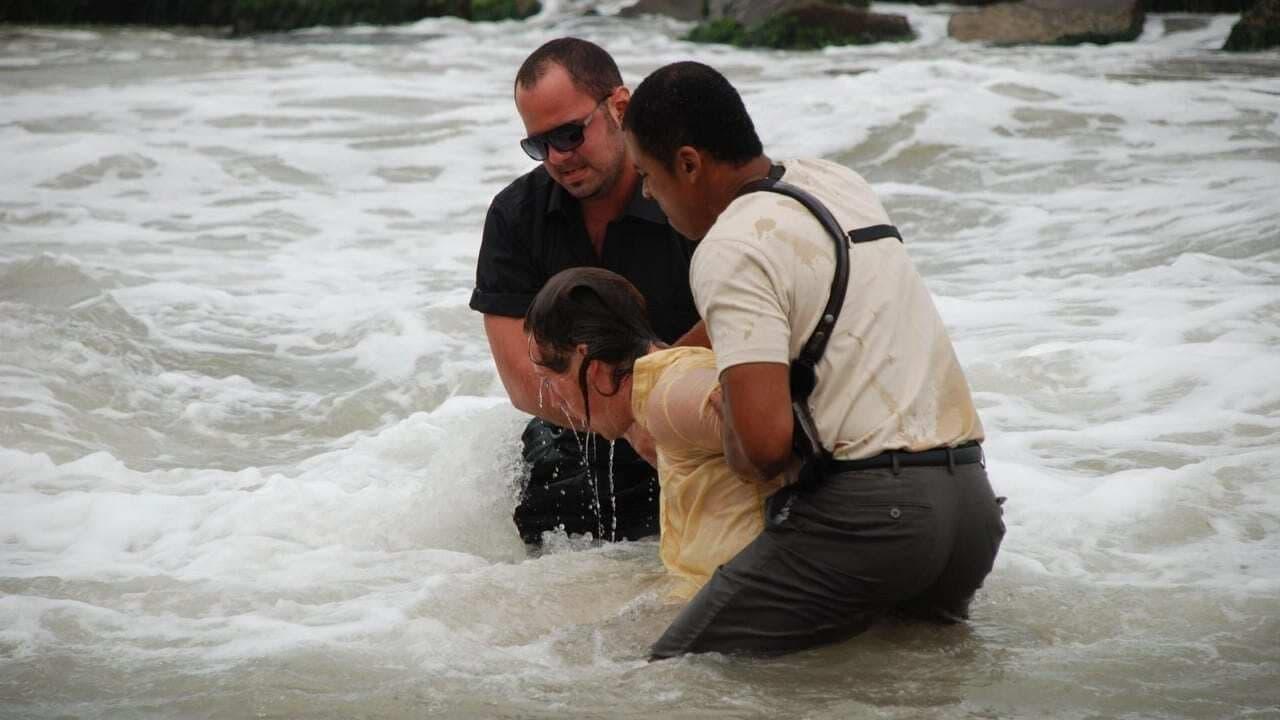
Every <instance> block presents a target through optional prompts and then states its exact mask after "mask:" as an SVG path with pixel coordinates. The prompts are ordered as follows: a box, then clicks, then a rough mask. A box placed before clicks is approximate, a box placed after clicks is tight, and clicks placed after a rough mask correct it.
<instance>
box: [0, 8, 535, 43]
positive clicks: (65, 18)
mask: <svg viewBox="0 0 1280 720" xmlns="http://www.w3.org/2000/svg"><path fill="white" fill-rule="evenodd" d="M540 7H541V6H540V5H539V4H538V2H537V0H377V2H371V1H370V0H94V2H87V1H86V0H8V1H7V2H6V1H4V0H0V22H15V23H17V22H22V23H73V24H85V23H108V24H141V25H212V26H219V27H230V28H232V30H233V31H234V32H235V33H237V34H242V35H243V34H251V33H262V32H280V31H285V30H294V29H297V28H303V27H313V26H316V25H329V26H343V25H352V24H355V23H370V24H374V25H391V24H397V23H406V22H415V21H417V20H421V19H423V18H428V17H440V16H442V15H455V16H458V17H464V18H469V19H474V20H501V19H506V18H522V17H528V16H529V15H532V14H534V13H536V12H537V11H538V10H539V9H540Z"/></svg>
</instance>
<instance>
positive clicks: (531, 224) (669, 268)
mask: <svg viewBox="0 0 1280 720" xmlns="http://www.w3.org/2000/svg"><path fill="white" fill-rule="evenodd" d="M693 247H694V246H693V243H691V242H690V241H688V240H687V239H685V238H684V237H683V236H682V235H680V234H679V233H677V232H676V231H675V230H674V229H672V227H671V226H670V225H669V224H668V223H667V218H666V216H665V215H663V214H662V210H661V209H660V208H659V207H658V204H657V203H656V202H654V201H653V200H650V199H647V198H645V197H644V195H643V193H642V192H641V188H640V184H639V183H637V184H636V191H635V194H634V195H633V196H632V197H631V201H630V202H629V203H628V204H627V207H626V210H624V211H623V213H622V215H621V216H620V217H618V218H616V219H615V220H613V221H612V222H610V223H609V226H608V228H606V230H605V236H604V245H603V248H602V255H603V257H601V256H597V255H596V251H595V248H594V247H593V246H592V244H591V238H590V237H589V236H588V235H587V228H586V225H585V224H584V223H583V221H582V209H581V207H580V205H579V202H578V200H577V198H575V197H573V196H572V195H570V194H569V193H568V192H566V191H565V190H564V188H562V187H560V185H559V184H557V183H556V182H555V181H554V180H552V179H551V176H550V175H548V174H547V171H546V170H545V169H544V168H542V167H541V166H539V167H538V168H536V169H535V170H533V171H532V172H530V173H528V174H526V175H524V176H522V177H520V178H518V179H517V180H516V181H515V182H513V183H511V184H510V185H508V186H507V187H506V189H504V190H503V191H502V192H500V193H498V195H497V196H496V197H494V199H493V203H492V204H490V205H489V214H488V216H487V217H486V218H485V223H484V238H483V239H482V240H481V242H480V257H479V260H478V261H477V263H476V287H475V290H474V291H473V292H472V293H471V309H472V310H477V311H479V312H482V313H485V314H486V315H504V316H508V317H524V314H525V312H526V311H527V310H528V309H529V306H530V305H531V304H533V298H534V296H535V295H537V294H538V291H539V290H540V289H542V286H543V285H544V284H546V282H547V281H548V280H550V279H551V276H552V275H555V274H556V273H558V272H560V271H561V270H564V269H566V268H571V267H583V266H592V267H602V268H605V269H608V270H612V271H614V272H616V273H618V274H619V275H621V276H623V277H625V278H626V279H627V280H629V281H631V284H633V285H635V286H636V288H637V289H638V290H639V291H640V294H641V295H643V296H644V299H645V303H646V306H647V309H648V312H649V321H650V323H652V324H653V329H654V332H656V333H657V334H658V337H660V338H662V339H663V340H664V341H666V342H674V341H675V340H676V339H677V338H679V337H680V336H681V335H683V334H684V333H685V332H687V331H688V330H689V328H691V327H693V326H694V325H695V324H696V323H697V322H698V311H697V309H696V308H695V307H694V304H693V293H692V292H691V291H690V290H689V259H690V258H691V257H693Z"/></svg>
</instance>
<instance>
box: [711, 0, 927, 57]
mask: <svg viewBox="0 0 1280 720" xmlns="http://www.w3.org/2000/svg"><path fill="white" fill-rule="evenodd" d="M867 4H868V0H848V1H847V2H832V1H825V0H709V3H708V6H707V18H708V19H707V21H706V22H704V23H702V24H701V25H698V26H697V27H695V28H694V29H693V30H692V31H691V32H690V33H689V35H688V36H687V37H686V39H688V40H692V41H694V42H707V43H728V44H731V45H737V46H739V47H769V48H779V49H793V50H810V49H816V48H821V47H826V46H827V45H862V44H867V43H875V42H884V41H902V40H911V39H913V38H914V37H915V32H914V31H913V30H912V29H911V24H910V23H909V22H907V18H906V17H904V16H902V15H886V14H880V13H873V12H868V11H867V10H866V9H865V8H866V5H867Z"/></svg>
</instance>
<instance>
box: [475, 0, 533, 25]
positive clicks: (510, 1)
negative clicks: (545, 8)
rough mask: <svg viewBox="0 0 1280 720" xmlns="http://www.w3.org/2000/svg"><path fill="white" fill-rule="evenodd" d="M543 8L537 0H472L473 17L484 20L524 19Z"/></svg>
mask: <svg viewBox="0 0 1280 720" xmlns="http://www.w3.org/2000/svg"><path fill="white" fill-rule="evenodd" d="M541 10H542V3H540V2H538V1H537V0H471V19H472V20H478V21H484V22H490V21H496V20H523V19H525V18H527V17H529V16H531V15H536V14H538V12H540V11H541Z"/></svg>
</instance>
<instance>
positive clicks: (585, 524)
mask: <svg viewBox="0 0 1280 720" xmlns="http://www.w3.org/2000/svg"><path fill="white" fill-rule="evenodd" d="M692 256H693V244H692V243H690V242H689V241H688V240H686V239H685V238H684V237H682V236H681V235H680V234H679V233H677V232H676V231H675V230H673V229H672V228H671V226H670V225H669V224H668V223H667V218H666V216H665V215H663V214H662V210H661V209H659V207H658V204H657V203H656V202H654V201H653V200H650V199H647V198H645V197H644V196H643V194H642V192H641V188H640V185H639V183H637V184H636V190H635V193H634V195H632V197H631V201H630V203H629V204H628V205H627V207H626V209H625V210H624V211H623V213H622V215H621V216H619V217H618V218H616V219H615V220H613V221H612V222H610V223H609V226H608V228H607V229H606V230H605V238H604V243H603V246H602V250H601V254H599V255H597V254H596V251H595V248H594V247H593V246H592V244H591V238H590V236H588V235H587V229H586V225H585V224H584V223H583V220H582V208H581V205H580V203H579V202H578V200H577V199H576V198H574V197H573V196H572V195H570V194H569V193H567V192H565V190H564V188H562V187H560V185H558V184H557V183H556V182H555V181H554V180H552V179H551V176H550V175H548V174H547V171H546V170H545V169H544V168H543V167H542V166H538V167H537V168H536V169H534V170H533V171H532V172H529V173H527V174H525V175H523V176H521V177H520V178H518V179H516V180H515V182H513V183H511V184H510V185H508V186H507V187H506V189H504V190H503V191H502V192H500V193H498V195H497V196H496V197H494V199H493V203H492V204H491V205H490V206H489V213H488V215H487V216H486V218H485V224H484V237H483V239H482V241H481V243H480V255H479V258H478V261H477V263H476V286H475V290H474V291H473V292H472V294H471V309H473V310H476V311H479V312H481V313H484V314H486V315H502V316H506V317H517V318H518V317H524V314H525V312H526V311H527V310H528V309H529V305H530V304H532V302H533V298H534V296H535V295H537V294H538V291H539V290H541V289H542V286H543V285H545V284H546V282H547V281H548V280H550V279H551V277H552V276H553V275H555V274H556V273H558V272H560V271H561V270H565V269H568V268H572V267H603V268H606V269H608V270H612V271H614V272H616V273H618V274H619V275H621V276H623V277H625V278H626V279H627V280H629V281H630V282H631V284H632V285H635V286H636V288H637V289H638V290H639V291H640V294H641V295H643V296H644V299H645V309H646V311H647V313H648V315H649V322H650V323H651V324H652V325H653V329H654V331H655V332H656V333H657V334H658V337H660V338H661V339H662V340H663V341H665V342H668V343H670V342H674V341H675V340H677V339H678V338H679V337H680V336H681V335H683V334H684V333H686V332H688V331H689V329H690V328H692V327H693V326H694V325H695V324H697V322H698V311H697V310H696V309H695V308H694V305H693V294H692V292H691V291H690V290H689V260H690V258H691V257H692ZM557 431H558V432H557ZM548 437H553V440H552V443H551V444H550V445H546V444H545V443H544V444H543V445H541V446H540V444H539V443H543V441H544V440H546V438H548ZM523 440H524V457H525V460H526V461H527V463H528V465H529V467H530V471H529V473H528V474H527V475H525V476H524V477H523V478H522V479H521V489H520V503H519V505H518V506H517V507H516V510H515V518H514V519H515V522H516V527H517V528H518V529H519V531H520V536H521V537H522V538H524V540H525V541H526V542H529V543H537V542H539V541H540V539H541V536H542V533H543V532H544V531H547V530H556V529H563V530H564V531H565V532H568V533H570V534H578V533H588V532H589V533H591V534H592V535H593V536H595V537H601V536H602V535H601V532H600V531H601V530H603V537H604V538H605V539H615V538H616V539H630V538H639V537H645V536H647V535H653V534H655V533H657V531H658V482H657V473H656V472H655V471H654V470H653V468H651V467H650V466H649V465H648V463H646V462H645V461H644V460H641V459H640V458H639V457H638V456H637V455H636V454H635V451H634V450H632V448H631V446H630V445H628V444H627V443H626V442H625V441H622V440H619V441H618V442H617V443H616V445H615V448H614V467H613V474H612V478H613V485H616V489H615V488H613V487H611V486H610V481H609V477H610V474H609V443H608V442H607V441H602V440H599V439H597V440H596V441H595V444H594V445H592V446H591V448H590V452H589V455H590V462H589V463H586V462H585V461H584V453H583V449H584V448H586V447H587V441H586V438H585V436H582V435H580V434H579V435H575V433H573V432H571V431H567V430H560V429H558V428H556V427H555V426H554V425H551V424H550V423H546V422H543V421H541V420H537V419H535V420H533V421H532V422H530V423H529V425H528V427H527V428H526V430H525V433H524V436H523ZM601 483H603V484H601ZM597 497H599V501H598V502H597ZM615 508H616V512H615V511H614V510H615ZM615 518H616V520H617V526H616V532H614V521H615Z"/></svg>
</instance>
